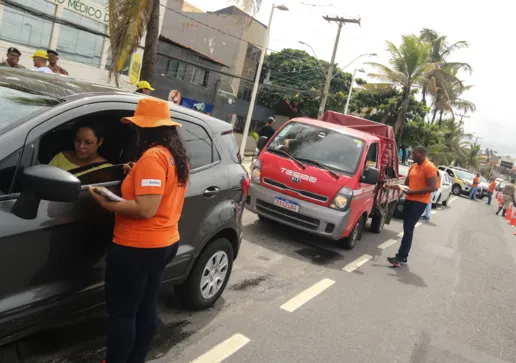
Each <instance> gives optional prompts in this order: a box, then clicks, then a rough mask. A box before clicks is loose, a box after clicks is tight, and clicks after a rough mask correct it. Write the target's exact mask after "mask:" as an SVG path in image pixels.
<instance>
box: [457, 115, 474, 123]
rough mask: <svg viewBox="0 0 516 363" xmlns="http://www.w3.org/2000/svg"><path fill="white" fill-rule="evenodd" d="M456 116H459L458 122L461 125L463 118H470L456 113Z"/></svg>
mask: <svg viewBox="0 0 516 363" xmlns="http://www.w3.org/2000/svg"><path fill="white" fill-rule="evenodd" d="M456 115H457V116H460V121H459V123H460V124H461V125H462V119H463V118H464V117H466V118H471V116H466V115H464V114H461V113H457V114H456Z"/></svg>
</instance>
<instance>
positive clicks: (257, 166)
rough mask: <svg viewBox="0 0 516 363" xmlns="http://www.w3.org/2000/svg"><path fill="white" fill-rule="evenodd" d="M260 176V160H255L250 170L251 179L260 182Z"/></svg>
mask: <svg viewBox="0 0 516 363" xmlns="http://www.w3.org/2000/svg"><path fill="white" fill-rule="evenodd" d="M261 177H262V162H261V161H260V160H256V161H255V162H254V165H253V171H252V172H251V181H252V182H253V183H258V184H260V179H261Z"/></svg>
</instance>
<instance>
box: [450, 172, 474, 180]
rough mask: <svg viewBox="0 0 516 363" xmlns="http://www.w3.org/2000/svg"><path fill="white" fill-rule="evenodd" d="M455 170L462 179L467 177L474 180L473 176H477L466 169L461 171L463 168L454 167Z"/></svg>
mask: <svg viewBox="0 0 516 363" xmlns="http://www.w3.org/2000/svg"><path fill="white" fill-rule="evenodd" d="M453 172H454V173H455V175H457V176H458V177H459V178H461V179H466V180H473V178H474V177H475V176H474V175H473V174H471V173H466V172H464V171H461V170H457V169H453Z"/></svg>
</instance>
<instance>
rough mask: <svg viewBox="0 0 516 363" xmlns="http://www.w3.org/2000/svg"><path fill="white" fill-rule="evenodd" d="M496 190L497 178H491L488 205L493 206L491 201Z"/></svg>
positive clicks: (488, 189)
mask: <svg viewBox="0 0 516 363" xmlns="http://www.w3.org/2000/svg"><path fill="white" fill-rule="evenodd" d="M495 189H496V178H495V177H492V178H491V183H490V184H489V188H487V205H491V200H492V199H493V193H494V191H495Z"/></svg>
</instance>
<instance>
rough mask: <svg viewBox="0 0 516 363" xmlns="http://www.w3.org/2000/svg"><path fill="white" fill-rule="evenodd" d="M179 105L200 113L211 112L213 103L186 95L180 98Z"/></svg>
mask: <svg viewBox="0 0 516 363" xmlns="http://www.w3.org/2000/svg"><path fill="white" fill-rule="evenodd" d="M181 106H185V107H188V108H191V109H192V110H196V111H199V112H202V113H209V114H211V113H213V105H212V104H211V103H204V102H199V101H196V100H192V99H190V98H186V97H183V99H182V100H181Z"/></svg>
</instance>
